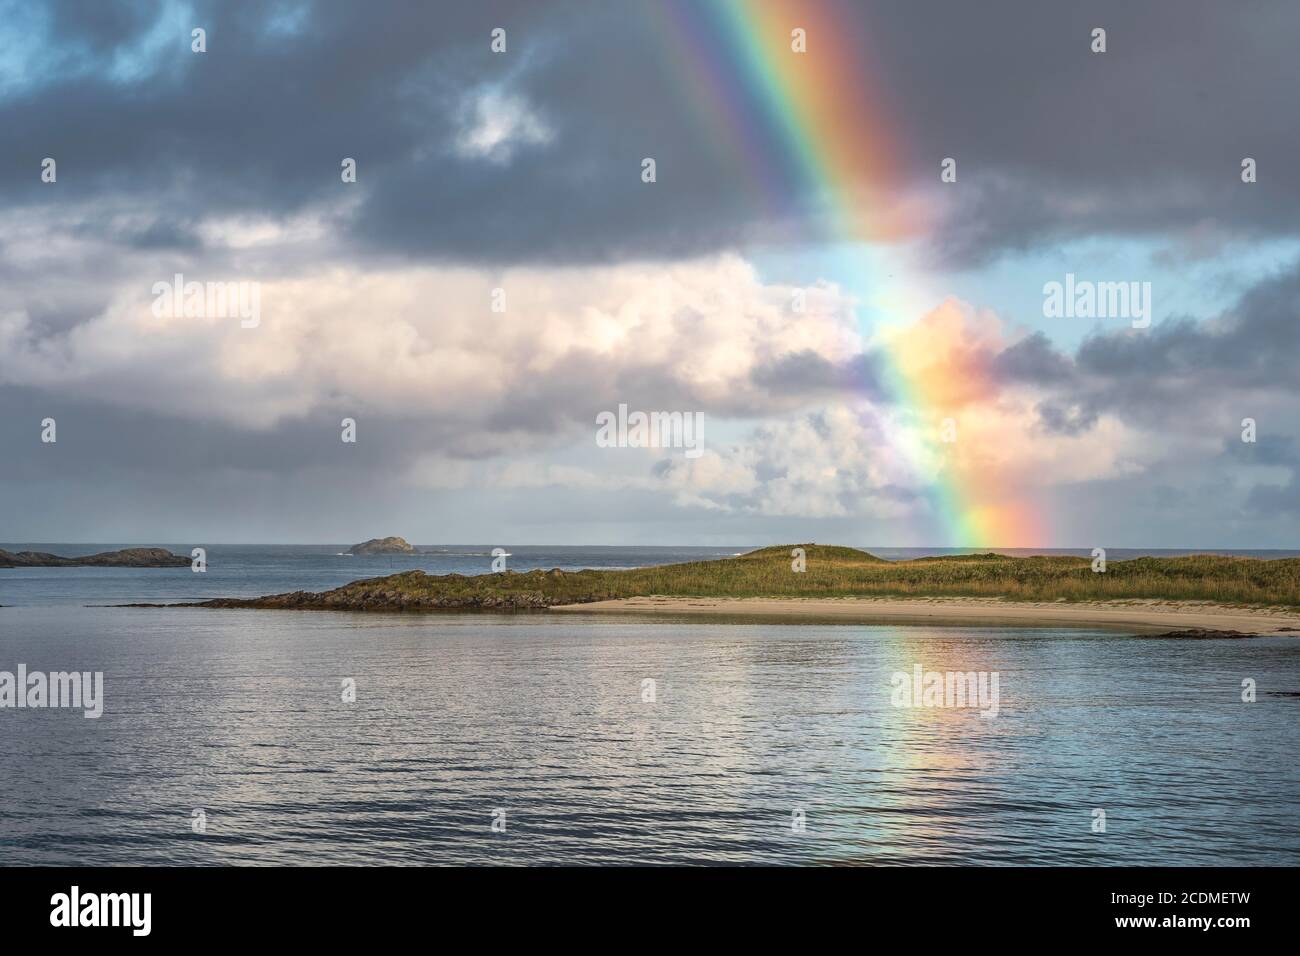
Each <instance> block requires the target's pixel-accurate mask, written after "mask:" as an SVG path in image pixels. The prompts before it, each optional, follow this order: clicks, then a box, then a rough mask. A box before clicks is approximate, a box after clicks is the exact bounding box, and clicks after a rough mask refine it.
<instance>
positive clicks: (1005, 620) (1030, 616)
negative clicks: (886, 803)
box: [551, 597, 1300, 637]
mask: <svg viewBox="0 0 1300 956" xmlns="http://www.w3.org/2000/svg"><path fill="white" fill-rule="evenodd" d="M551 611H553V612H559V613H565V614H629V613H635V614H665V615H682V614H687V615H712V616H721V617H745V618H774V619H785V620H801V619H805V620H833V621H844V622H846V623H848V622H856V623H861V624H885V623H908V624H932V625H939V626H942V625H981V624H1003V625H1008V624H1009V625H1016V626H1024V627H1036V626H1057V627H1061V626H1064V627H1107V628H1115V629H1116V630H1123V631H1130V632H1133V633H1161V632H1165V631H1174V630H1191V629H1206V630H1221V631H1243V632H1246V633H1251V634H1274V633H1279V632H1287V631H1288V630H1294V631H1295V633H1296V636H1298V637H1300V611H1297V610H1292V609H1287V608H1249V607H1230V606H1225V605H1219V604H1211V603H1205V602H1181V603H1180V602H1173V601H1115V602H1075V603H1066V602H1064V601H1060V602H1052V603H1038V602H1032V601H1025V602H1019V601H1017V602H1009V601H1002V600H999V599H997V598H923V599H917V600H905V599H900V598H825V599H817V598H808V599H787V598H686V597H635V598H625V599H623V600H617V601H596V602H592V603H587V604H570V605H565V606H562V607H553V608H551Z"/></svg>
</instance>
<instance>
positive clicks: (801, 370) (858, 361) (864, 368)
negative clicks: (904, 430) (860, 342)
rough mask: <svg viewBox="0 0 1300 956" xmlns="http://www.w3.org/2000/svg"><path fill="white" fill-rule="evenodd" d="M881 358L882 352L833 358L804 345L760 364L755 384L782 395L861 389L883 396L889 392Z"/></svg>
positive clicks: (869, 395) (864, 393) (866, 395)
mask: <svg viewBox="0 0 1300 956" xmlns="http://www.w3.org/2000/svg"><path fill="white" fill-rule="evenodd" d="M881 361H882V360H881V357H880V356H879V355H878V354H876V353H871V354H859V355H855V356H853V357H852V358H850V359H848V360H846V361H843V362H833V361H831V360H830V359H827V358H826V357H825V356H822V355H820V354H818V353H817V352H814V351H812V350H811V349H804V350H803V351H801V352H791V353H789V354H787V355H784V356H782V357H781V358H779V359H776V360H774V361H772V362H768V363H766V364H764V365H760V366H758V367H756V368H755V369H754V371H753V373H752V375H751V377H752V379H753V381H754V384H755V385H757V386H759V387H760V388H762V389H764V390H766V391H770V392H772V393H774V394H778V395H792V396H793V395H798V396H817V395H823V396H825V395H833V394H843V393H857V394H859V395H861V396H862V397H864V398H873V399H880V398H883V397H885V395H886V392H885V390H884V388H883V387H882V385H881Z"/></svg>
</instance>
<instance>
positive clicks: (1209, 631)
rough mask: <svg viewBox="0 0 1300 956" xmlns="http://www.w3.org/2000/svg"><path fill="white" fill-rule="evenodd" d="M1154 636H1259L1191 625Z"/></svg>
mask: <svg viewBox="0 0 1300 956" xmlns="http://www.w3.org/2000/svg"><path fill="white" fill-rule="evenodd" d="M1151 636H1152V637H1174V638H1179V639H1183V640H1213V639H1215V638H1242V637H1259V635H1258V634H1248V633H1246V632H1245V631H1216V630H1214V629H1213V628H1208V627H1189V628H1187V629H1186V630H1183V631H1168V632H1166V633H1164V634H1153V635H1151Z"/></svg>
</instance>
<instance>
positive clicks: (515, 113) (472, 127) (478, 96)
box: [456, 88, 555, 163]
mask: <svg viewBox="0 0 1300 956" xmlns="http://www.w3.org/2000/svg"><path fill="white" fill-rule="evenodd" d="M554 136H555V132H554V130H552V129H551V128H550V127H549V126H548V125H547V124H546V123H545V122H544V121H543V120H542V118H541V117H540V116H539V115H538V114H537V113H536V111H535V110H533V109H532V107H530V106H529V104H528V102H527V101H526V100H525V99H524V98H523V97H522V96H519V95H517V94H513V93H506V92H504V91H502V90H500V89H496V88H488V89H483V90H479V91H478V92H477V93H474V94H472V95H471V96H470V98H469V99H468V101H467V102H466V104H465V106H464V107H463V109H462V119H461V129H460V133H459V135H458V136H457V138H456V151H457V152H458V153H460V155H461V156H464V157H466V158H471V159H486V160H489V161H491V162H494V163H508V162H509V161H510V159H511V157H512V156H514V154H515V151H516V150H517V149H518V148H519V147H520V146H544V145H546V144H547V143H549V142H550V141H551V140H552V139H553V138H554Z"/></svg>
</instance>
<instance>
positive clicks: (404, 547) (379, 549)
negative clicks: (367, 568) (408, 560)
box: [348, 537, 415, 555]
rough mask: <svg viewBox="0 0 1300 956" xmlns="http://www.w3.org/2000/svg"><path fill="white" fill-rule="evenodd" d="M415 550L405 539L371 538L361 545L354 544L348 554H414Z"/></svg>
mask: <svg viewBox="0 0 1300 956" xmlns="http://www.w3.org/2000/svg"><path fill="white" fill-rule="evenodd" d="M414 553H415V548H414V547H412V546H411V545H409V544H407V543H406V539H405V538H398V537H391V538H371V539H370V540H369V541H363V542H362V543H361V544H354V545H353V546H352V547H351V548H349V549H348V554H353V555H361V554H414Z"/></svg>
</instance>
